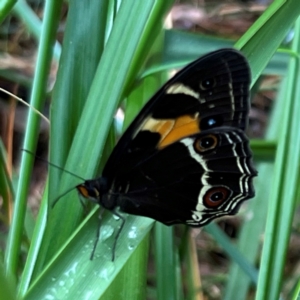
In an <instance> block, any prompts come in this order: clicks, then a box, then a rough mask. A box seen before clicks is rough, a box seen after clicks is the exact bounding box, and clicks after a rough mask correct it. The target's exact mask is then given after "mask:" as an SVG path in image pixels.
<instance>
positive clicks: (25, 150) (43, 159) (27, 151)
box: [21, 149, 86, 197]
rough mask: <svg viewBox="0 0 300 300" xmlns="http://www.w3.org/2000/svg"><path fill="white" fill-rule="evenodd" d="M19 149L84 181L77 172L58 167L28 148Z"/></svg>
mask: <svg viewBox="0 0 300 300" xmlns="http://www.w3.org/2000/svg"><path fill="white" fill-rule="evenodd" d="M21 150H22V151H24V152H26V153H29V154H31V155H33V156H34V157H35V158H37V159H38V160H40V161H42V162H44V163H45V164H47V165H50V166H52V167H55V168H57V169H59V170H61V171H63V172H65V173H67V174H70V175H72V176H74V177H76V178H78V179H80V180H82V181H86V179H84V178H82V177H80V176H78V175H77V174H75V173H73V172H71V171H68V170H65V169H64V168H62V167H60V166H58V165H56V164H54V163H52V162H50V161H48V160H47V159H45V158H42V157H40V156H37V155H35V154H34V153H33V152H31V151H29V150H27V149H21ZM68 192H69V191H68ZM65 194H66V193H65ZM65 194H64V195H65ZM61 197H62V196H61Z"/></svg>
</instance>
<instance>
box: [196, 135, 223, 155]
mask: <svg viewBox="0 0 300 300" xmlns="http://www.w3.org/2000/svg"><path fill="white" fill-rule="evenodd" d="M217 145H218V138H217V137H216V136H215V135H212V134H209V135H206V136H204V137H201V138H199V139H197V140H196V141H195V144H194V147H195V149H196V151H197V152H205V151H208V150H211V149H214V148H216V146H217Z"/></svg>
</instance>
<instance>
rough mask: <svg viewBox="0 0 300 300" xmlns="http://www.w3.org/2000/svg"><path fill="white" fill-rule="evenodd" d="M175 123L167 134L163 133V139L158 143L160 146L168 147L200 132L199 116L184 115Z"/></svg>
mask: <svg viewBox="0 0 300 300" xmlns="http://www.w3.org/2000/svg"><path fill="white" fill-rule="evenodd" d="M174 121H175V122H174V125H173V128H172V129H171V130H169V132H168V133H167V134H162V132H160V131H158V132H159V133H161V134H162V139H161V140H160V143H159V145H158V147H159V148H163V147H166V146H168V145H170V144H172V143H174V142H176V141H178V140H180V139H182V138H185V137H187V136H190V135H193V134H196V133H199V132H200V128H199V119H198V117H197V116H195V117H191V116H182V117H179V118H177V119H175V120H174Z"/></svg>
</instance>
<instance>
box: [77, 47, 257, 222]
mask: <svg viewBox="0 0 300 300" xmlns="http://www.w3.org/2000/svg"><path fill="white" fill-rule="evenodd" d="M249 85H250V70H249V66H248V63H247V61H246V59H245V58H244V57H243V55H241V54H240V53H239V52H238V51H236V50H233V49H223V50H219V51H216V52H212V53H210V54H208V55H206V56H204V57H202V58H200V59H198V60H196V61H195V62H193V63H191V64H190V65H188V66H187V67H186V68H184V69H183V70H181V71H180V72H179V73H178V74H177V75H175V76H174V77H173V78H172V79H170V80H169V81H168V82H167V83H166V84H165V85H164V86H163V87H162V88H161V89H160V90H159V91H158V92H157V93H156V94H155V95H154V96H153V97H152V98H151V99H150V101H149V102H148V103H147V104H146V105H145V107H144V108H143V109H142V110H141V112H140V113H139V114H138V116H137V117H136V119H135V120H134V121H133V122H132V124H131V125H130V126H129V128H128V129H127V130H126V132H125V133H124V135H123V136H122V137H121V139H120V140H119V142H118V144H117V146H116V147H115V148H114V150H113V152H112V154H111V156H110V158H109V159H108V162H107V163H106V165H105V167H104V170H103V173H102V176H101V177H100V178H98V179H94V180H88V181H86V182H84V183H83V184H81V185H79V186H78V187H77V189H78V191H79V192H80V193H81V194H82V195H83V196H85V197H89V198H91V199H92V200H93V201H94V202H97V203H98V204H100V205H101V206H102V207H104V208H106V209H108V210H111V211H113V212H115V211H116V208H119V209H120V211H123V212H125V213H129V214H133V215H140V216H146V217H150V218H153V219H155V220H157V221H160V222H162V223H164V224H167V225H171V224H176V223H184V224H187V225H189V226H196V227H197V226H203V225H205V224H207V223H208V222H210V221H212V220H213V219H214V218H217V217H220V216H223V215H228V214H233V213H235V212H236V211H237V210H238V207H239V206H240V204H241V203H242V202H243V201H244V200H247V199H249V198H251V197H253V196H254V188H253V185H252V181H253V177H254V176H255V175H256V174H257V172H256V170H255V169H254V167H253V165H252V153H251V150H250V148H249V142H248V139H247V137H246V135H245V133H244V130H245V128H246V125H247V123H248V113H249Z"/></svg>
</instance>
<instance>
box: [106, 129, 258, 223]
mask: <svg viewBox="0 0 300 300" xmlns="http://www.w3.org/2000/svg"><path fill="white" fill-rule="evenodd" d="M255 175H256V171H255V170H254V169H253V167H252V162H251V151H250V148H249V145H248V139H247V138H246V136H245V134H244V133H243V132H242V131H241V130H240V129H234V128H231V127H223V128H216V129H213V130H208V131H205V133H199V134H196V135H192V136H189V137H185V138H183V139H181V140H179V141H177V142H175V143H173V144H171V145H169V146H167V147H165V148H164V149H162V150H156V151H154V152H153V153H152V154H151V155H149V156H148V158H147V159H144V160H143V161H140V162H139V163H136V164H135V166H134V167H133V168H131V169H130V170H129V169H128V171H127V172H124V174H122V175H120V176H117V177H116V178H115V181H114V186H116V187H117V189H116V190H114V189H112V190H111V191H110V193H109V194H107V195H106V196H105V197H110V198H115V200H113V201H114V202H115V203H116V205H117V206H120V209H121V210H122V211H124V212H127V213H130V214H135V215H142V216H147V217H151V218H154V219H156V220H158V221H161V222H163V223H165V224H174V223H186V224H188V225H190V226H202V225H204V224H206V223H207V222H209V221H211V220H212V219H214V218H216V217H220V216H222V215H227V214H232V213H233V212H235V211H236V210H237V208H238V207H239V205H240V203H241V202H242V201H244V200H246V199H248V198H251V197H253V195H254V189H253V186H252V177H253V176H255ZM105 201H107V200H105Z"/></svg>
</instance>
